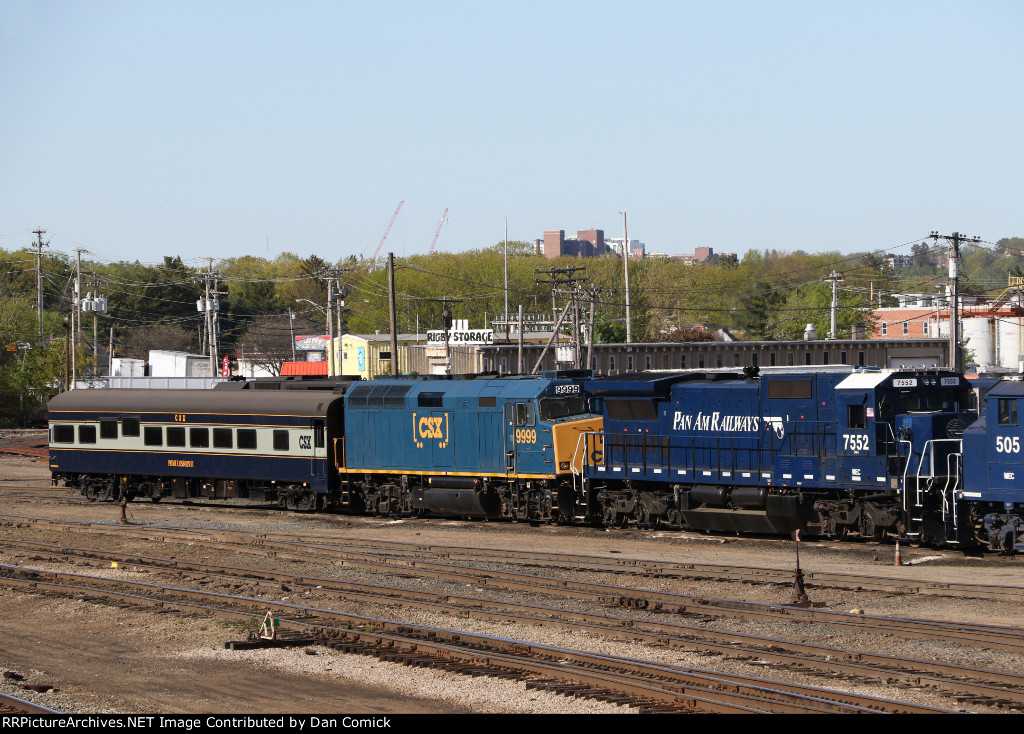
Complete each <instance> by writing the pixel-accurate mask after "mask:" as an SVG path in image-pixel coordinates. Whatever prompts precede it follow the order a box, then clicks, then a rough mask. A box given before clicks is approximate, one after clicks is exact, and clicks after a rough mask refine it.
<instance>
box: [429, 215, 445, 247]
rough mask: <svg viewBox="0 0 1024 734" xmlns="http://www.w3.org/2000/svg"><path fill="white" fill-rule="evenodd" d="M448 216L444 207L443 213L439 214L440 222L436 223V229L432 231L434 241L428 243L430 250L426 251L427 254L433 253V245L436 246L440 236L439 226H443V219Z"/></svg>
mask: <svg viewBox="0 0 1024 734" xmlns="http://www.w3.org/2000/svg"><path fill="white" fill-rule="evenodd" d="M446 216H448V207H445V209H444V211H443V212H441V221H440V222H438V223H437V229H435V230H434V239H433V241H432V242H431V243H430V249H429V250H427V254H428V255H429V254H431V253H432V252H433V251H434V245H436V244H437V236H438V235H439V234H441V225H442V224H444V218H445V217H446Z"/></svg>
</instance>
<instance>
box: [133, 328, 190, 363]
mask: <svg viewBox="0 0 1024 734" xmlns="http://www.w3.org/2000/svg"><path fill="white" fill-rule="evenodd" d="M119 344H120V352H121V356H122V357H129V358H131V359H143V360H148V359H149V353H150V351H151V350H154V349H156V350H167V351H171V352H194V351H196V350H197V349H198V346H199V341H198V336H197V335H196V334H194V333H192V332H188V331H185V330H184V329H183V328H181V327H180V326H175V325H174V324H157V325H155V326H139V327H136V328H134V329H130V330H128V331H127V332H126V333H125V334H123V335H122V336H121V338H120V340H119Z"/></svg>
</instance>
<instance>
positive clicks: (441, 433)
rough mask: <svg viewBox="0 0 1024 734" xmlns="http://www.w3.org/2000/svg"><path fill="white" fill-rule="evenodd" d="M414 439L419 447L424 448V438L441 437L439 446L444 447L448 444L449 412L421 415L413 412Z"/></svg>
mask: <svg viewBox="0 0 1024 734" xmlns="http://www.w3.org/2000/svg"><path fill="white" fill-rule="evenodd" d="M412 423H413V439H414V440H415V442H416V447H417V448H423V439H425V438H440V439H443V440H441V441H439V442H438V444H437V447H438V448H440V449H443V448H444V447H445V446H447V445H448V414H447V413H445V414H444V415H421V416H417V415H416V414H415V413H413V414H412Z"/></svg>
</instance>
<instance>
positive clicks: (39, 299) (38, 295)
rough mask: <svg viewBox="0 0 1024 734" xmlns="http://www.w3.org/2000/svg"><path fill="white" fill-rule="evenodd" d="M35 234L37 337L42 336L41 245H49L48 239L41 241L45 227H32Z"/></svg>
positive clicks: (40, 337)
mask: <svg viewBox="0 0 1024 734" xmlns="http://www.w3.org/2000/svg"><path fill="white" fill-rule="evenodd" d="M32 234H34V235H35V236H36V242H35V246H36V312H37V313H38V314H39V339H40V341H42V338H43V247H49V246H50V241H49V240H47V241H46V242H43V235H44V234H46V230H45V229H42V228H40V229H34V230H32Z"/></svg>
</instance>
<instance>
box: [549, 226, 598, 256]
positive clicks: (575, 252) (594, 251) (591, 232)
mask: <svg viewBox="0 0 1024 734" xmlns="http://www.w3.org/2000/svg"><path fill="white" fill-rule="evenodd" d="M543 247H544V252H543V253H542V254H543V255H544V257H546V258H548V259H549V260H554V259H555V258H556V257H599V256H601V255H604V254H605V253H606V252H608V248H607V246H606V245H605V243H604V230H601V229H585V230H580V231H578V232H577V233H576V237H575V238H570V239H566V236H565V230H564V229H550V230H545V231H544V245H543Z"/></svg>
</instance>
